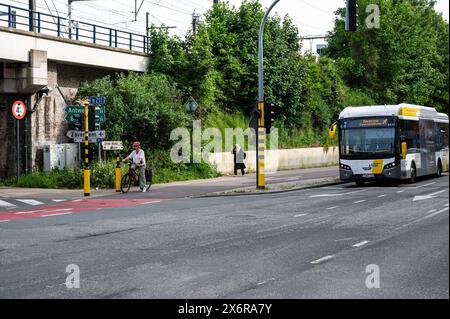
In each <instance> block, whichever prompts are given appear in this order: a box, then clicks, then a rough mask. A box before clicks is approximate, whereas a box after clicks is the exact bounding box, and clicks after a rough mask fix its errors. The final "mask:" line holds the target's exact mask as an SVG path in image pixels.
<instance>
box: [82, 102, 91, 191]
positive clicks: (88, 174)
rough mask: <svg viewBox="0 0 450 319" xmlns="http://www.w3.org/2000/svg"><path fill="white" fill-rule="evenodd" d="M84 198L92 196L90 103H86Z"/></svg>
mask: <svg viewBox="0 0 450 319" xmlns="http://www.w3.org/2000/svg"><path fill="white" fill-rule="evenodd" d="M83 176H84V196H90V195H91V170H90V167H89V103H88V102H85V103H84V170H83Z"/></svg>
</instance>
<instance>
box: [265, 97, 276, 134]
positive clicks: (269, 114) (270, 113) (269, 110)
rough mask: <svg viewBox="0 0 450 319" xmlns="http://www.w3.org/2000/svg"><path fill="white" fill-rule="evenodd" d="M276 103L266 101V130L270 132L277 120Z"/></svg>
mask: <svg viewBox="0 0 450 319" xmlns="http://www.w3.org/2000/svg"><path fill="white" fill-rule="evenodd" d="M274 110H275V104H274V103H264V127H265V128H266V132H267V133H268V134H270V129H271V128H272V124H273V122H274V121H275V118H274V116H275V112H274Z"/></svg>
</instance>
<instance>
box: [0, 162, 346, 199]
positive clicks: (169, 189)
mask: <svg viewBox="0 0 450 319" xmlns="http://www.w3.org/2000/svg"><path fill="white" fill-rule="evenodd" d="M338 174H339V168H338V167H337V166H332V167H324V168H310V169H299V170H291V171H279V172H276V173H274V174H269V175H266V184H267V185H268V186H270V185H274V184H283V183H287V184H288V185H289V184H295V183H298V182H303V181H307V180H315V179H324V178H325V179H327V178H329V179H335V178H336V177H337V176H338ZM255 184H256V175H255V174H254V173H252V174H247V175H245V176H243V177H242V176H240V175H238V176H221V177H217V178H212V179H202V180H190V181H181V182H172V183H167V184H156V185H152V186H151V188H150V190H149V191H148V192H147V193H142V192H140V191H139V188H138V187H134V188H133V189H132V190H131V191H130V192H129V193H127V194H122V193H116V192H115V190H114V189H99V190H96V189H91V196H90V198H96V197H102V198H164V199H173V198H184V197H191V196H201V195H204V194H209V193H214V192H224V191H230V190H234V189H238V188H251V187H253V186H255ZM55 197H63V198H67V199H81V198H84V195H83V190H82V189H79V190H73V189H71V190H67V189H42V188H21V187H0V198H37V199H39V198H40V199H51V198H55Z"/></svg>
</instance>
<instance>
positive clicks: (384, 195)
mask: <svg viewBox="0 0 450 319" xmlns="http://www.w3.org/2000/svg"><path fill="white" fill-rule="evenodd" d="M386 196H387V195H386V194H383V195H380V196H378V198H381V197H386Z"/></svg>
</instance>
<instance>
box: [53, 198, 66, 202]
mask: <svg viewBox="0 0 450 319" xmlns="http://www.w3.org/2000/svg"><path fill="white" fill-rule="evenodd" d="M52 201H54V202H56V203H59V202H64V201H65V199H52Z"/></svg>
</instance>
